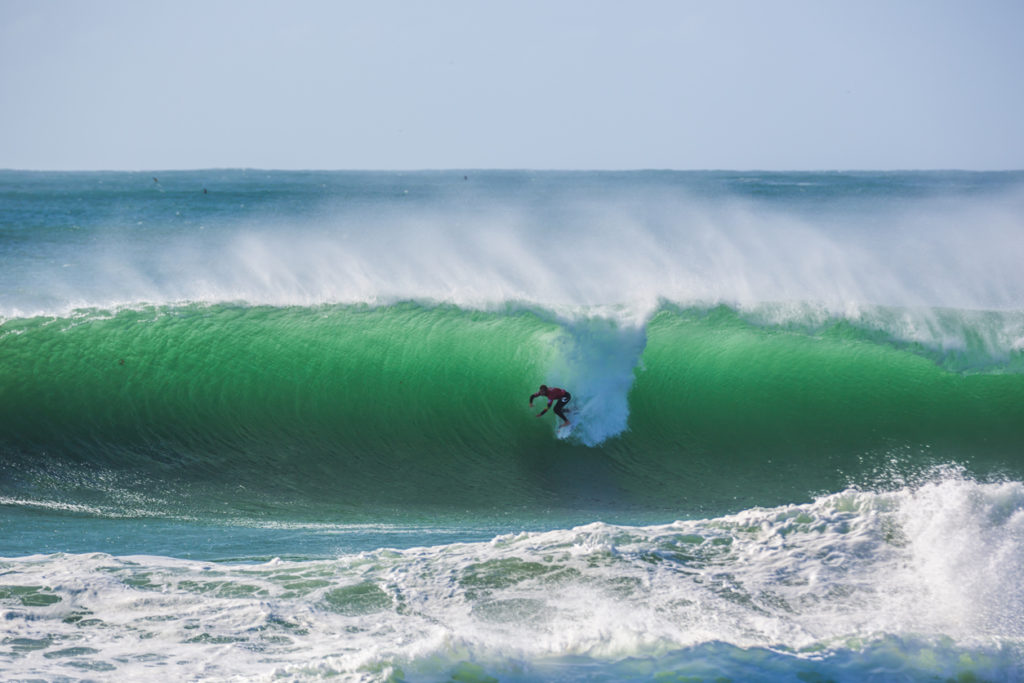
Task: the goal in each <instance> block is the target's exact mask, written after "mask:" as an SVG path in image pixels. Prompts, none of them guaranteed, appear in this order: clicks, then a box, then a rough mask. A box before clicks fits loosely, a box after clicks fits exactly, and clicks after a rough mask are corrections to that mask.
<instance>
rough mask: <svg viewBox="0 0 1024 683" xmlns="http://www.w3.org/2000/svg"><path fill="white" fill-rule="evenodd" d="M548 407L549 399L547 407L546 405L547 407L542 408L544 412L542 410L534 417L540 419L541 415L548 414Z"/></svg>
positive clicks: (549, 404) (549, 405)
mask: <svg viewBox="0 0 1024 683" xmlns="http://www.w3.org/2000/svg"><path fill="white" fill-rule="evenodd" d="M550 407H551V399H550V398H549V399H548V405H547V407H546V408H544V410H542V411H540V412H539V413H537V415H536V416H537V417H540V416H541V415H543V414H544V413H546V412H548V408H550Z"/></svg>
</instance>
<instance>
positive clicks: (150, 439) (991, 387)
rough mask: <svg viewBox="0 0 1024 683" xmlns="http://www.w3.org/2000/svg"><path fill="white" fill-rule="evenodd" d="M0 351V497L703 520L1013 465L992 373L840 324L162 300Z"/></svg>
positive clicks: (1023, 417) (85, 317)
mask: <svg viewBox="0 0 1024 683" xmlns="http://www.w3.org/2000/svg"><path fill="white" fill-rule="evenodd" d="M0 334H2V336H0V421H2V422H0V448H2V452H3V455H4V460H5V463H6V464H5V466H4V468H3V470H0V475H2V478H0V485H2V486H3V487H4V493H5V494H7V495H39V496H42V495H49V496H51V497H52V496H55V495H60V496H63V497H64V498H76V497H77V498H83V497H88V496H92V495H101V494H100V493H97V491H101V490H105V491H101V493H102V495H107V496H110V495H112V494H111V490H113V489H122V490H123V489H125V488H126V487H127V488H132V487H139V488H141V489H145V490H146V491H149V492H150V493H152V492H153V491H157V492H161V493H162V495H163V496H164V499H165V500H166V501H168V502H167V504H168V505H175V504H177V502H180V500H182V498H181V496H184V498H185V499H188V501H189V505H191V506H194V507H196V506H197V507H199V508H204V509H205V508H207V507H216V505H227V506H229V507H233V508H236V507H237V506H251V505H259V504H266V503H267V501H271V500H273V501H275V503H274V504H281V505H294V506H296V507H302V506H313V507H314V508H316V509H321V508H322V507H323V506H324V505H327V506H330V507H334V508H336V507H339V506H340V507H345V506H350V507H352V508H353V509H354V508H355V507H358V506H366V505H367V504H377V505H381V506H397V507H401V506H412V507H431V506H433V507H458V508H465V509H475V508H480V509H485V508H487V509H502V508H511V507H517V506H527V505H529V506H537V505H542V506H553V507H561V506H565V507H590V508H596V509H603V508H623V507H625V508H638V509H657V510H662V509H686V508H690V509H702V510H703V509H705V508H706V507H707V506H714V505H717V506H719V507H722V506H724V507H726V508H729V507H739V506H743V505H747V504H750V503H751V502H753V503H754V504H771V503H772V502H785V501H786V500H789V501H791V500H793V499H794V496H796V497H798V498H799V497H807V496H809V495H811V494H813V493H814V492H817V491H821V490H825V489H829V488H833V487H836V486H845V485H849V484H851V483H852V484H858V483H864V482H865V481H867V480H868V479H872V480H874V479H877V478H879V477H886V476H889V477H891V476H897V477H899V476H908V475H909V474H912V473H913V472H917V471H920V470H922V469H925V468H927V467H929V466H931V465H934V464H937V463H948V462H950V461H953V462H958V463H961V464H963V465H964V466H967V467H971V468H974V469H976V470H978V471H979V472H980V473H982V474H984V475H994V474H1008V475H1012V476H1018V477H1019V476H1020V473H1021V471H1022V466H1021V465H1022V458H1021V445H1022V444H1024V375H1021V374H1019V373H1017V372H1016V371H1014V363H1015V362H1017V360H1018V359H1017V358H1016V356H1013V355H1012V354H1011V357H1010V358H1009V360H1008V361H1006V362H1004V363H1002V364H995V365H992V364H990V366H989V367H988V368H986V369H985V370H984V371H980V372H979V371H972V372H965V371H961V370H957V369H950V368H949V367H944V363H945V361H944V358H945V357H944V356H941V355H939V356H937V355H936V354H929V353H925V352H923V351H922V350H921V349H920V348H918V347H915V346H913V345H907V344H902V345H901V344H896V343H892V342H889V341H886V340H884V339H879V335H878V334H876V333H874V332H871V331H870V330H868V331H865V330H864V329H861V328H856V327H854V326H852V325H850V324H849V323H848V322H845V321H836V322H834V323H832V324H829V325H824V326H822V325H816V326H813V327H812V326H804V327H802V328H798V327H794V326H792V325H790V326H782V325H766V324H759V323H755V322H751V321H750V317H749V316H745V315H742V314H740V313H739V312H737V311H736V310H733V309H728V308H716V309H711V310H706V309H704V310H697V309H687V310H678V309H672V308H663V309H662V310H661V311H660V312H658V313H657V314H656V315H655V316H654V317H653V318H652V319H651V320H650V321H649V322H648V323H647V324H646V325H641V326H632V325H629V324H625V323H616V322H613V321H611V320H609V319H606V318H601V317H593V318H586V317H582V318H577V319H574V320H567V319H565V318H560V317H558V316H556V315H554V314H551V313H549V312H546V311H543V310H539V309H534V310H530V309H515V308H508V309H507V310H503V311H490V312H485V311H470V310H464V309H459V308H455V307H445V306H422V305H418V304H413V303H407V304H399V305H394V306H381V307H368V306H340V305H339V306H326V307H315V308H308V307H284V308H279V307H253V306H231V305H186V306H168V307H158V308H149V309H143V310H122V311H117V312H114V313H103V312H100V311H83V312H80V313H78V314H76V315H75V316H73V317H69V318H56V319H55V318H32V319H12V320H8V321H6V322H5V323H3V325H2V327H0ZM945 365H947V366H948V363H945ZM541 383H547V384H551V385H556V386H564V387H565V388H567V389H569V390H570V391H572V393H573V401H572V402H571V403H570V408H571V410H572V412H571V413H570V417H571V418H572V419H573V421H574V422H575V423H576V424H575V425H574V426H573V429H572V431H571V433H569V434H568V435H566V434H565V433H559V432H556V430H555V422H556V419H555V418H554V417H553V416H551V415H550V413H549V414H548V415H545V416H543V417H542V418H540V419H536V418H535V417H534V414H535V413H537V412H539V409H540V407H542V406H543V405H544V404H543V399H541V401H542V402H540V403H538V402H535V404H534V406H533V408H530V407H529V406H528V405H527V398H528V397H529V395H530V394H531V393H533V392H535V391H536V389H537V386H538V385H539V384H541ZM716 501H717V502H716ZM722 501H725V502H724V503H723V502H722Z"/></svg>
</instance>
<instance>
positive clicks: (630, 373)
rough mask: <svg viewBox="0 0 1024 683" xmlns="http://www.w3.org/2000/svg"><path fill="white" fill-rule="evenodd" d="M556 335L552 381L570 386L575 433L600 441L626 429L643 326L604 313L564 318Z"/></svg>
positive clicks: (582, 439) (588, 441)
mask: <svg viewBox="0 0 1024 683" xmlns="http://www.w3.org/2000/svg"><path fill="white" fill-rule="evenodd" d="M563 325H564V328H563V330H564V331H563V332H562V333H561V334H558V335H556V336H555V338H554V339H552V343H553V344H554V347H555V353H554V354H553V355H552V357H551V360H550V361H549V368H548V376H549V377H550V378H551V379H550V383H551V384H552V385H557V386H564V387H568V388H570V391H571V392H572V394H573V397H574V402H575V403H576V405H571V404H570V411H571V414H570V421H571V422H573V423H576V427H574V429H573V431H572V435H573V436H572V438H573V439H575V440H578V441H580V442H582V443H584V444H586V445H587V446H597V445H600V444H601V443H603V442H604V441H606V440H607V439H610V438H612V437H615V436H618V435H620V434H622V433H623V432H625V431H626V429H627V427H628V420H629V400H628V399H629V391H630V389H631V387H632V386H633V380H634V378H635V374H636V372H637V371H638V369H639V364H640V357H641V355H642V354H643V351H644V347H645V345H646V341H647V330H646V327H645V325H635V324H630V323H623V322H619V321H616V320H613V319H609V318H605V317H592V318H583V319H579V320H575V321H566V322H563Z"/></svg>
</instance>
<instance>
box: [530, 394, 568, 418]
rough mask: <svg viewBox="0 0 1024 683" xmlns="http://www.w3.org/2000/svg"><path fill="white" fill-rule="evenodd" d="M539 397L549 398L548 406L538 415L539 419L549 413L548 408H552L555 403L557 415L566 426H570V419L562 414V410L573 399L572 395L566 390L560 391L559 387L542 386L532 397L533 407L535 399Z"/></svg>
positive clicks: (531, 403)
mask: <svg viewBox="0 0 1024 683" xmlns="http://www.w3.org/2000/svg"><path fill="white" fill-rule="evenodd" d="M538 396H544V397H545V398H547V399H548V406H547V408H545V409H544V410H542V411H540V412H539V413H537V417H540V416H541V415H543V414H544V413H546V412H548V408H550V407H551V404H552V403H554V404H555V415H557V416H558V417H560V418H562V422H564V423H565V424H569V418H567V417H566V416H565V413H563V412H562V408H564V407H565V404H566V403H568V402H569V399H571V398H572V394H570V393H569V392H568V391H566V390H565V389H559V388H558V387H549V386H545V385H543V384H541V385H540V390H539V391H538V392H537V393H536V394H534V395H533V396H531V397H530V405H531V406H532V405H533V399H535V398H537V397H538Z"/></svg>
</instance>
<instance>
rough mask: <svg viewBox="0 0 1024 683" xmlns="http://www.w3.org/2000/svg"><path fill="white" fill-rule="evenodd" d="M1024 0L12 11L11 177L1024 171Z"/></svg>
mask: <svg viewBox="0 0 1024 683" xmlns="http://www.w3.org/2000/svg"><path fill="white" fill-rule="evenodd" d="M1022 32H1024V2H1021V1H1020V0H1006V1H981V2H962V1H961V2H944V1H936V0H921V1H916V2H914V1H909V0H907V1H900V0H884V1H879V0H868V1H857V2H829V1H827V0H810V1H806V2H802V1H786V0H779V1H776V2H767V1H763V0H751V1H749V2H740V1H720V0H715V1H711V0H707V1H705V2H689V1H683V0H681V1H678V2H668V1H663V2H655V1H645V0H631V1H629V2H625V1H623V2H558V1H557V0H551V1H548V2H501V3H499V2H484V1H465V2H456V1H448V0H437V1H434V2H413V1H411V0H410V1H408V2H394V1H389V0H385V1H380V0H373V1H363V2H358V3H357V2H345V1H341V0H339V1H335V2H330V1H326V0H325V1H313V0H289V1H287V2H283V1H282V2H257V1H250V2H242V1H219V2H218V1H216V0H213V1H209V0H207V1H202V2H192V1H176V2H160V3H157V2H143V1H141V0H131V1H125V2H114V1H100V0H96V1H89V0H0V124H2V125H0V168H26V169H171V168H208V167H258V168H289V169H290V168H316V169H421V168H533V169H547V168H561V169H632V168H673V169H708V168H716V169H718V168H728V169H855V168H856V169H893V168H967V169H1007V168H1024V39H1022V35H1024V33H1022Z"/></svg>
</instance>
